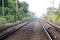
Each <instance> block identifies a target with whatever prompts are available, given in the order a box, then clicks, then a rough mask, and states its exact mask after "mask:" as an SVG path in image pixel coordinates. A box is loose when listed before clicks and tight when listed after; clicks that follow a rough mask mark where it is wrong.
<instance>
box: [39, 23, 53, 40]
mask: <svg viewBox="0 0 60 40" xmlns="http://www.w3.org/2000/svg"><path fill="white" fill-rule="evenodd" d="M40 24H41V25H42V28H43V30H44V32H45V34H46V36H47V37H48V40H53V39H52V37H51V35H50V34H49V33H48V31H47V30H46V28H45V27H44V25H43V24H42V23H40Z"/></svg>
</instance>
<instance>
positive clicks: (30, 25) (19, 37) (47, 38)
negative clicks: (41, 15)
mask: <svg viewBox="0 0 60 40" xmlns="http://www.w3.org/2000/svg"><path fill="white" fill-rule="evenodd" d="M18 26H19V27H18ZM14 32H15V33H14ZM12 33H13V34H12ZM11 34H12V35H11ZM7 36H9V37H7ZM59 37H60V32H59V31H58V30H57V28H56V27H55V28H54V25H53V26H52V24H51V23H50V22H47V21H45V20H43V19H36V20H35V19H34V20H30V21H28V22H24V23H21V24H18V25H15V26H13V27H11V28H8V29H6V30H5V31H4V32H2V33H0V40H2V39H4V38H6V39H4V40H60V38H59Z"/></svg>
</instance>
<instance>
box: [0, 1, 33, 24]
mask: <svg viewBox="0 0 60 40" xmlns="http://www.w3.org/2000/svg"><path fill="white" fill-rule="evenodd" d="M4 2H5V7H4V16H2V15H3V14H2V6H0V24H6V23H15V22H16V0H6V1H4ZM28 6H29V5H28V3H26V2H25V1H23V2H19V1H18V21H22V20H26V19H29V18H32V17H33V15H32V12H30V11H28Z"/></svg>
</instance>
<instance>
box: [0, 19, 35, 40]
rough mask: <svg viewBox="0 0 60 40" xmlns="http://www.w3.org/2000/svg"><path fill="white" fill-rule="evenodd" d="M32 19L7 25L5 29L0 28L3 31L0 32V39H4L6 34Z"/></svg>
mask: <svg viewBox="0 0 60 40" xmlns="http://www.w3.org/2000/svg"><path fill="white" fill-rule="evenodd" d="M33 20H35V19H31V20H29V21H26V22H24V23H23V22H22V23H17V24H15V25H12V26H9V27H7V28H5V29H2V30H3V31H2V32H0V40H3V39H5V38H6V37H7V36H9V35H11V34H12V33H13V32H16V31H17V30H19V29H21V28H23V27H24V26H25V25H27V24H28V23H30V22H31V21H33ZM18 26H19V27H18Z"/></svg>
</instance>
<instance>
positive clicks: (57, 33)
mask: <svg viewBox="0 0 60 40" xmlns="http://www.w3.org/2000/svg"><path fill="white" fill-rule="evenodd" d="M42 23H43V24H44V26H45V28H46V30H47V31H48V33H49V34H50V35H51V38H52V39H53V40H60V38H59V37H60V28H58V27H57V26H56V25H54V24H53V23H51V22H49V21H46V20H43V19H42Z"/></svg>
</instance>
